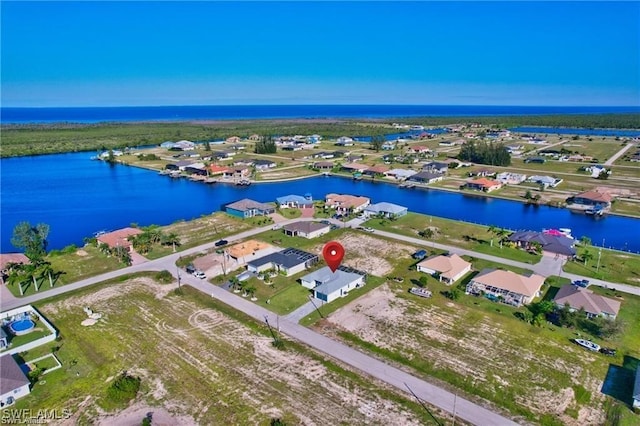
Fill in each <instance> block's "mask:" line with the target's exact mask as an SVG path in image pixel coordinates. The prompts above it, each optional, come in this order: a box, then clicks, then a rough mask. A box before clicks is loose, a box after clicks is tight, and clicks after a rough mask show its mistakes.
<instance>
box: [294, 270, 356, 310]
mask: <svg viewBox="0 0 640 426" xmlns="http://www.w3.org/2000/svg"><path fill="white" fill-rule="evenodd" d="M364 277H365V276H364V275H362V274H359V273H356V272H353V270H350V269H349V268H343V267H340V268H338V269H336V271H335V272H331V269H330V268H329V267H328V266H325V267H324V268H320V269H318V270H317V271H314V272H311V273H310V274H307V275H305V276H304V277H302V278H300V283H301V284H302V286H303V287H306V288H308V289H311V290H313V296H314V297H315V298H316V299H320V300H323V301H325V302H327V303H328V302H332V301H334V300H336V299H337V298H339V297H344V296H346V295H347V294H348V293H349V291H351V290H353V289H354V288H358V287H361V286H363V285H364V284H365V282H364Z"/></svg>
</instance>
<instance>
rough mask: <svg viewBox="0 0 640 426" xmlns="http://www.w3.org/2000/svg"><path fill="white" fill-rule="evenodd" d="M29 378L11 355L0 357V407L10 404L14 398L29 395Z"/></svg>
mask: <svg viewBox="0 0 640 426" xmlns="http://www.w3.org/2000/svg"><path fill="white" fill-rule="evenodd" d="M29 385H30V382H29V379H28V378H27V376H26V375H25V374H24V373H23V372H22V369H21V368H20V366H19V365H18V363H17V362H16V360H15V359H13V356H11V355H3V356H1V357H0V407H2V408H4V407H6V406H8V405H12V404H13V403H14V402H15V401H16V399H18V398H22V397H23V396H27V395H29V392H31V390H30V389H29Z"/></svg>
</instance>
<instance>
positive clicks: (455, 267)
mask: <svg viewBox="0 0 640 426" xmlns="http://www.w3.org/2000/svg"><path fill="white" fill-rule="evenodd" d="M416 266H417V269H418V271H419V272H424V273H425V274H429V275H433V276H435V277H437V278H438V279H439V280H440V282H445V283H446V284H449V285H451V284H453V283H454V282H456V281H458V280H459V279H460V278H462V277H463V276H464V275H465V274H467V273H468V272H469V271H471V263H469V262H467V261H466V260H464V259H463V258H461V257H460V256H458V255H457V254H450V255H448V256H444V255H441V256H431V257H430V258H428V259H425V260H423V261H422V262H420V263H418V264H417V265H416Z"/></svg>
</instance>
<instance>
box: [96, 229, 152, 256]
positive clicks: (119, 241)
mask: <svg viewBox="0 0 640 426" xmlns="http://www.w3.org/2000/svg"><path fill="white" fill-rule="evenodd" d="M139 234H142V230H140V229H138V228H130V227H127V228H122V229H118V230H116V231H113V232H107V233H106V234H102V235H99V236H98V237H97V240H98V242H100V243H102V244H106V245H108V246H109V247H110V248H112V249H114V248H116V247H124V248H126V249H127V250H129V251H132V250H133V243H131V241H129V237H133V236H134V235H139Z"/></svg>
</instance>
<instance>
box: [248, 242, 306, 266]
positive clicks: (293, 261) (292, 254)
mask: <svg viewBox="0 0 640 426" xmlns="http://www.w3.org/2000/svg"><path fill="white" fill-rule="evenodd" d="M317 260H318V256H317V255H315V254H313V253H308V252H306V251H302V250H298V249H296V248H293V247H289V248H287V249H284V250H282V251H279V252H276V253H271V254H268V255H266V256H263V257H259V258H258V259H253V260H252V261H250V262H249V263H248V264H249V265H253V266H255V267H260V266H263V265H266V264H268V263H274V264H276V265H279V266H281V267H283V268H287V269H288V268H293V267H294V266H298V265H300V264H302V263H306V262H309V261H311V262H314V261H317Z"/></svg>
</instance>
